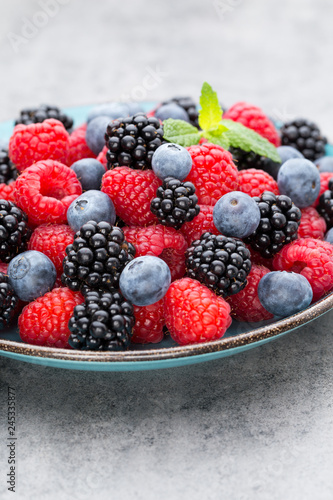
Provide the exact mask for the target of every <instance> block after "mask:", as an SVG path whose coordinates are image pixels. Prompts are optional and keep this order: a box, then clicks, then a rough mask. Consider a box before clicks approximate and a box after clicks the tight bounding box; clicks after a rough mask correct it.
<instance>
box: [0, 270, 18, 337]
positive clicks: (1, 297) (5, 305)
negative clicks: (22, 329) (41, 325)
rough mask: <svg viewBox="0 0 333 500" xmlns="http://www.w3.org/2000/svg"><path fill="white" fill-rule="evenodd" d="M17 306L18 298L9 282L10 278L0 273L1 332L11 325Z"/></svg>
mask: <svg viewBox="0 0 333 500" xmlns="http://www.w3.org/2000/svg"><path fill="white" fill-rule="evenodd" d="M17 304H18V298H17V296H16V294H15V292H14V289H13V288H12V287H11V285H10V284H9V282H8V276H6V275H5V274H3V273H0V330H2V329H3V328H5V327H6V326H8V325H9V324H10V322H11V320H12V319H13V317H14V316H15V312H16V306H17Z"/></svg>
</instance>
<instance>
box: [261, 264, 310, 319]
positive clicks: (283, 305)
mask: <svg viewBox="0 0 333 500" xmlns="http://www.w3.org/2000/svg"><path fill="white" fill-rule="evenodd" d="M258 297H259V300H260V302H261V304H262V305H263V307H264V308H265V309H266V310H267V311H268V312H270V313H271V314H274V316H278V317H280V318H285V317H287V316H291V315H292V314H296V313H298V312H300V311H303V309H306V308H307V307H308V306H309V305H310V304H311V301H312V298H313V292H312V288H311V285H310V283H309V282H308V280H307V279H306V278H305V277H304V276H302V275H301V274H297V273H288V272H287V271H272V272H270V273H267V274H265V276H263V277H262V278H261V280H260V281H259V285H258Z"/></svg>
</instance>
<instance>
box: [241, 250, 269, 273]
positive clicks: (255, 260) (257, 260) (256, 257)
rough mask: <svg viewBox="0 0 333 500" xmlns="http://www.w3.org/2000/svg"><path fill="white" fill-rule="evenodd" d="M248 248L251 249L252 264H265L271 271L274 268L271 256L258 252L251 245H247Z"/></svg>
mask: <svg viewBox="0 0 333 500" xmlns="http://www.w3.org/2000/svg"><path fill="white" fill-rule="evenodd" d="M246 246H247V248H248V249H249V250H250V254H251V256H250V260H251V262H252V264H256V265H257V266H264V267H267V268H268V269H270V270H271V271H272V270H273V258H272V257H271V258H270V259H268V258H266V257H263V256H262V255H261V254H260V253H259V252H256V251H255V250H254V249H253V248H252V247H251V245H246Z"/></svg>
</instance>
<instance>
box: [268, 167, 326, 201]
mask: <svg viewBox="0 0 333 500" xmlns="http://www.w3.org/2000/svg"><path fill="white" fill-rule="evenodd" d="M277 183H278V187H279V191H280V193H281V194H285V195H287V196H289V198H291V200H292V201H293V202H294V203H295V205H296V206H297V207H299V208H305V207H308V206H310V205H312V204H313V203H314V202H315V201H316V199H317V197H318V195H319V190H320V175H319V171H318V169H317V167H316V165H315V164H314V163H312V162H311V161H310V160H306V159H305V158H293V159H291V160H287V161H286V162H285V163H283V165H281V168H280V170H279V173H278V178H277Z"/></svg>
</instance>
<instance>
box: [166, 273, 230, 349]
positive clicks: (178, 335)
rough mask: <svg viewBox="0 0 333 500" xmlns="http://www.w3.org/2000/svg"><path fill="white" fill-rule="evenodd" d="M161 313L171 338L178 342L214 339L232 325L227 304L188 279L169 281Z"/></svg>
mask: <svg viewBox="0 0 333 500" xmlns="http://www.w3.org/2000/svg"><path fill="white" fill-rule="evenodd" d="M164 314H165V323H166V326H167V328H168V330H169V332H170V334H171V337H172V338H173V339H174V340H175V341H176V342H178V344H181V345H185V344H195V343H201V342H207V341H209V340H217V339H219V338H221V337H222V336H223V335H224V333H225V331H226V330H227V328H229V326H230V324H231V317H230V306H229V304H228V303H227V302H226V301H225V300H224V299H222V298H221V297H218V296H217V295H215V293H213V292H212V291H211V290H209V288H207V287H206V286H205V285H202V284H201V283H199V281H196V280H192V279H191V278H183V279H181V280H177V281H174V282H173V283H171V285H170V287H169V290H168V291H167V293H166V295H165V297H164Z"/></svg>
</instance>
